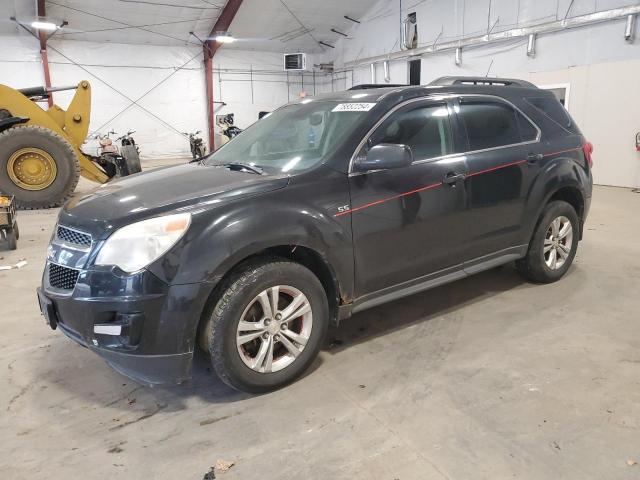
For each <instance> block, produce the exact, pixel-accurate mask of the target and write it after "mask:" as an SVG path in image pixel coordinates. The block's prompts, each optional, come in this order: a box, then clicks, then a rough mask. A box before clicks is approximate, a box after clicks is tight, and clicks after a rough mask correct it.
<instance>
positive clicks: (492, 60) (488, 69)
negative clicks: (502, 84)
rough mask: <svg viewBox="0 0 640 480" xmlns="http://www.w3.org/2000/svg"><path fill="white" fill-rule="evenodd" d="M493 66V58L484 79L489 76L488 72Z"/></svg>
mask: <svg viewBox="0 0 640 480" xmlns="http://www.w3.org/2000/svg"><path fill="white" fill-rule="evenodd" d="M492 66H493V58H492V59H491V63H490V64H489V68H487V74H486V75H485V77H488V76H489V72H490V71H491V67H492Z"/></svg>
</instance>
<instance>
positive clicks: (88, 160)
mask: <svg viewBox="0 0 640 480" xmlns="http://www.w3.org/2000/svg"><path fill="white" fill-rule="evenodd" d="M72 89H75V90H76V93H75V95H74V97H73V99H72V101H71V103H70V104H69V107H68V108H67V110H66V111H65V110H63V109H62V108H60V107H59V106H57V105H53V106H52V107H51V108H49V109H48V110H43V109H42V108H40V107H39V106H38V105H37V104H36V103H35V101H36V100H42V99H46V98H47V97H48V95H50V93H51V92H54V91H61V90H72ZM90 115H91V86H90V85H89V82H87V81H86V80H83V81H81V82H80V83H79V84H78V85H77V86H75V87H62V88H44V87H35V88H25V89H21V90H15V89H13V88H10V87H7V86H5V85H0V193H4V194H5V195H9V196H14V197H15V201H16V203H17V206H18V207H19V208H28V209H35V208H49V207H56V206H59V205H62V204H63V203H64V202H65V200H67V199H68V198H69V197H70V196H71V194H72V193H73V191H74V190H75V188H76V185H77V183H78V178H79V176H80V175H82V176H83V177H85V178H87V179H89V180H92V181H94V182H98V183H105V182H107V181H108V180H109V179H110V178H112V177H114V176H124V175H128V174H129V173H134V172H135V171H140V159H139V158H138V156H137V151H136V150H135V149H133V150H134V151H135V152H132V150H131V149H128V150H127V154H128V155H129V156H134V157H135V158H123V157H122V156H120V155H102V156H100V157H96V156H92V155H87V154H86V153H84V152H82V151H81V149H80V148H81V146H82V144H83V143H84V142H85V140H86V138H87V133H88V132H89V120H90ZM124 154H125V153H124V152H123V155H124ZM132 167H133V168H132Z"/></svg>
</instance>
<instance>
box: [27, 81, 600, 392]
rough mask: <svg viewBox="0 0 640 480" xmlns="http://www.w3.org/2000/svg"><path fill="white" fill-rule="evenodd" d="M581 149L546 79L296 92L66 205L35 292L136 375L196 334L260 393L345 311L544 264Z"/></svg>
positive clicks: (584, 175)
mask: <svg viewBox="0 0 640 480" xmlns="http://www.w3.org/2000/svg"><path fill="white" fill-rule="evenodd" d="M310 131H313V135H311V134H310ZM591 151H592V147H591V145H590V144H589V143H588V142H587V140H586V139H585V138H584V136H583V135H582V134H581V132H580V130H579V129H578V126H577V125H576V124H575V122H574V121H573V120H572V119H571V117H570V116H569V114H568V113H567V111H566V110H565V109H564V108H563V107H562V106H561V105H560V104H559V103H558V101H557V100H556V99H555V98H554V97H553V95H552V94H551V93H550V92H546V91H543V90H540V89H537V88H536V87H535V86H533V85H532V84H530V83H528V82H524V81H519V80H510V79H487V78H465V77H450V78H443V79H440V80H438V81H436V82H435V84H433V85H431V86H426V87H421V86H407V87H393V88H369V89H360V90H352V91H346V92H338V93H330V94H326V95H321V96H318V97H315V98H305V99H303V100H301V101H298V102H293V103H290V104H288V105H286V106H283V107H282V108H280V109H278V110H276V111H274V112H273V113H271V114H270V115H268V116H266V117H265V118H263V119H261V120H260V121H259V122H256V123H255V124H254V125H253V126H251V127H250V128H248V129H247V130H245V131H244V132H243V133H242V135H239V136H238V137H236V138H234V139H232V140H231V141H230V142H228V143H227V144H226V145H224V146H223V147H222V148H220V149H219V150H218V151H216V152H215V153H213V154H210V155H209V156H208V157H206V158H205V159H203V161H201V162H199V163H191V164H187V165H181V166H176V167H173V168H166V169H161V170H157V171H152V172H148V173H144V174H142V175H136V176H134V177H131V178H129V179H123V180H119V181H117V182H113V183H110V184H107V185H105V186H103V187H101V188H99V189H98V190H97V191H96V192H95V193H93V194H89V195H86V196H83V197H78V198H74V199H73V200H71V201H70V202H69V203H67V204H66V205H65V207H64V208H63V209H62V211H61V212H60V216H59V219H58V224H57V226H56V231H55V232H54V235H53V237H52V240H51V245H50V247H49V251H48V258H47V264H46V268H45V271H44V275H43V279H42V287H41V288H40V289H39V298H40V304H41V307H42V311H43V313H44V314H45V316H46V318H47V320H48V322H49V324H50V325H51V327H52V328H56V327H58V328H59V329H60V330H62V332H63V333H65V334H66V335H68V336H69V337H71V338H72V339H73V340H75V341H77V342H79V343H81V344H82V345H85V346H87V347H88V348H89V349H91V350H92V351H94V352H95V353H97V354H98V355H100V356H102V357H103V358H104V359H105V360H106V361H107V362H108V363H109V364H110V365H112V366H113V367H114V368H115V369H117V370H118V371H120V372H122V373H124V374H125V375H128V376H130V377H132V378H134V379H136V380H137V381H140V382H142V383H146V384H157V383H164V382H181V381H183V380H185V379H187V378H188V377H189V374H190V369H191V363H192V357H193V354H194V350H195V349H196V348H197V346H198V345H199V346H200V347H201V348H202V349H203V350H204V351H205V352H207V353H208V354H209V355H210V358H211V362H212V365H213V368H214V369H215V371H216V372H217V374H218V375H219V376H220V378H221V379H222V380H223V381H224V382H226V383H228V384H229V385H231V386H233V387H235V388H238V389H240V390H245V391H248V392H265V391H269V390H273V389H275V388H279V387H281V386H283V385H286V384H287V383H289V382H291V381H293V380H295V379H296V378H298V377H299V376H300V375H301V374H302V373H303V372H304V371H305V370H306V369H307V368H308V367H309V365H310V364H311V363H312V362H313V361H314V358H315V357H316V355H317V354H318V351H319V349H320V347H321V344H322V341H323V338H324V337H325V333H326V331H327V327H328V326H329V324H330V322H339V321H341V320H344V319H346V318H347V317H349V316H350V315H351V314H353V313H355V312H359V311H362V310H365V309H367V308H371V307H375V306H377V305H380V304H382V303H385V302H388V301H391V300H396V299H399V298H402V297H404V296H407V295H411V294H414V293H416V292H420V291H422V290H425V289H428V288H432V287H435V286H438V285H442V284H444V283H447V282H451V281H453V280H456V279H460V278H463V277H467V276H469V275H472V274H474V273H477V272H480V271H483V270H487V269H489V268H492V267H495V266H498V265H502V264H505V263H508V262H514V261H515V262H516V265H517V268H518V270H519V271H520V272H521V273H522V274H523V275H524V276H525V277H526V278H527V279H529V280H531V281H533V282H539V283H548V282H554V281H556V280H558V279H560V278H561V277H562V276H563V275H565V274H566V273H567V271H568V269H569V268H570V266H571V263H572V261H573V259H574V256H575V254H576V249H577V247H578V241H579V240H580V239H581V238H582V234H583V231H584V221H585V218H586V217H587V213H588V211H589V205H590V200H591V190H592V177H591ZM408 367H410V365H409V366H408Z"/></svg>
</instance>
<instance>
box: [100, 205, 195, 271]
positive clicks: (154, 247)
mask: <svg viewBox="0 0 640 480" xmlns="http://www.w3.org/2000/svg"><path fill="white" fill-rule="evenodd" d="M190 223H191V214H189V213H178V214H175V215H166V216H164V217H156V218H150V219H148V220H143V221H141V222H137V223H132V224H131V225H127V226H126V227H122V228H121V229H119V230H117V231H116V232H115V233H113V234H112V235H111V236H110V237H109V238H108V239H107V241H106V242H105V243H104V245H103V246H102V248H101V249H100V253H98V258H97V259H96V265H117V266H118V267H120V268H121V269H122V270H124V271H125V272H135V271H137V270H140V269H141V268H143V267H146V266H147V265H149V264H150V263H151V262H153V261H154V260H156V259H157V258H159V257H160V256H161V255H163V254H164V253H165V252H166V251H167V250H169V249H170V248H171V247H172V246H173V245H175V243H176V242H177V241H178V240H180V238H181V237H182V235H184V233H185V232H186V231H187V229H188V228H189V224H190Z"/></svg>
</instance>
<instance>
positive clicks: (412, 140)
mask: <svg viewBox="0 0 640 480" xmlns="http://www.w3.org/2000/svg"><path fill="white" fill-rule="evenodd" d="M381 143H392V144H398V145H408V146H409V147H411V150H412V152H413V157H414V159H415V160H427V159H429V158H435V157H440V156H443V155H447V154H449V153H452V151H453V149H452V140H451V128H450V124H449V112H448V110H447V107H446V105H444V104H442V105H429V106H422V107H417V108H412V109H410V110H405V111H403V112H398V113H396V114H394V115H392V116H390V117H389V118H388V119H387V120H385V121H384V122H383V123H382V125H380V127H378V129H377V130H376V131H375V132H374V133H373V134H372V135H371V137H369V141H368V142H367V146H368V147H369V148H371V147H373V146H375V145H379V144H381Z"/></svg>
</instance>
